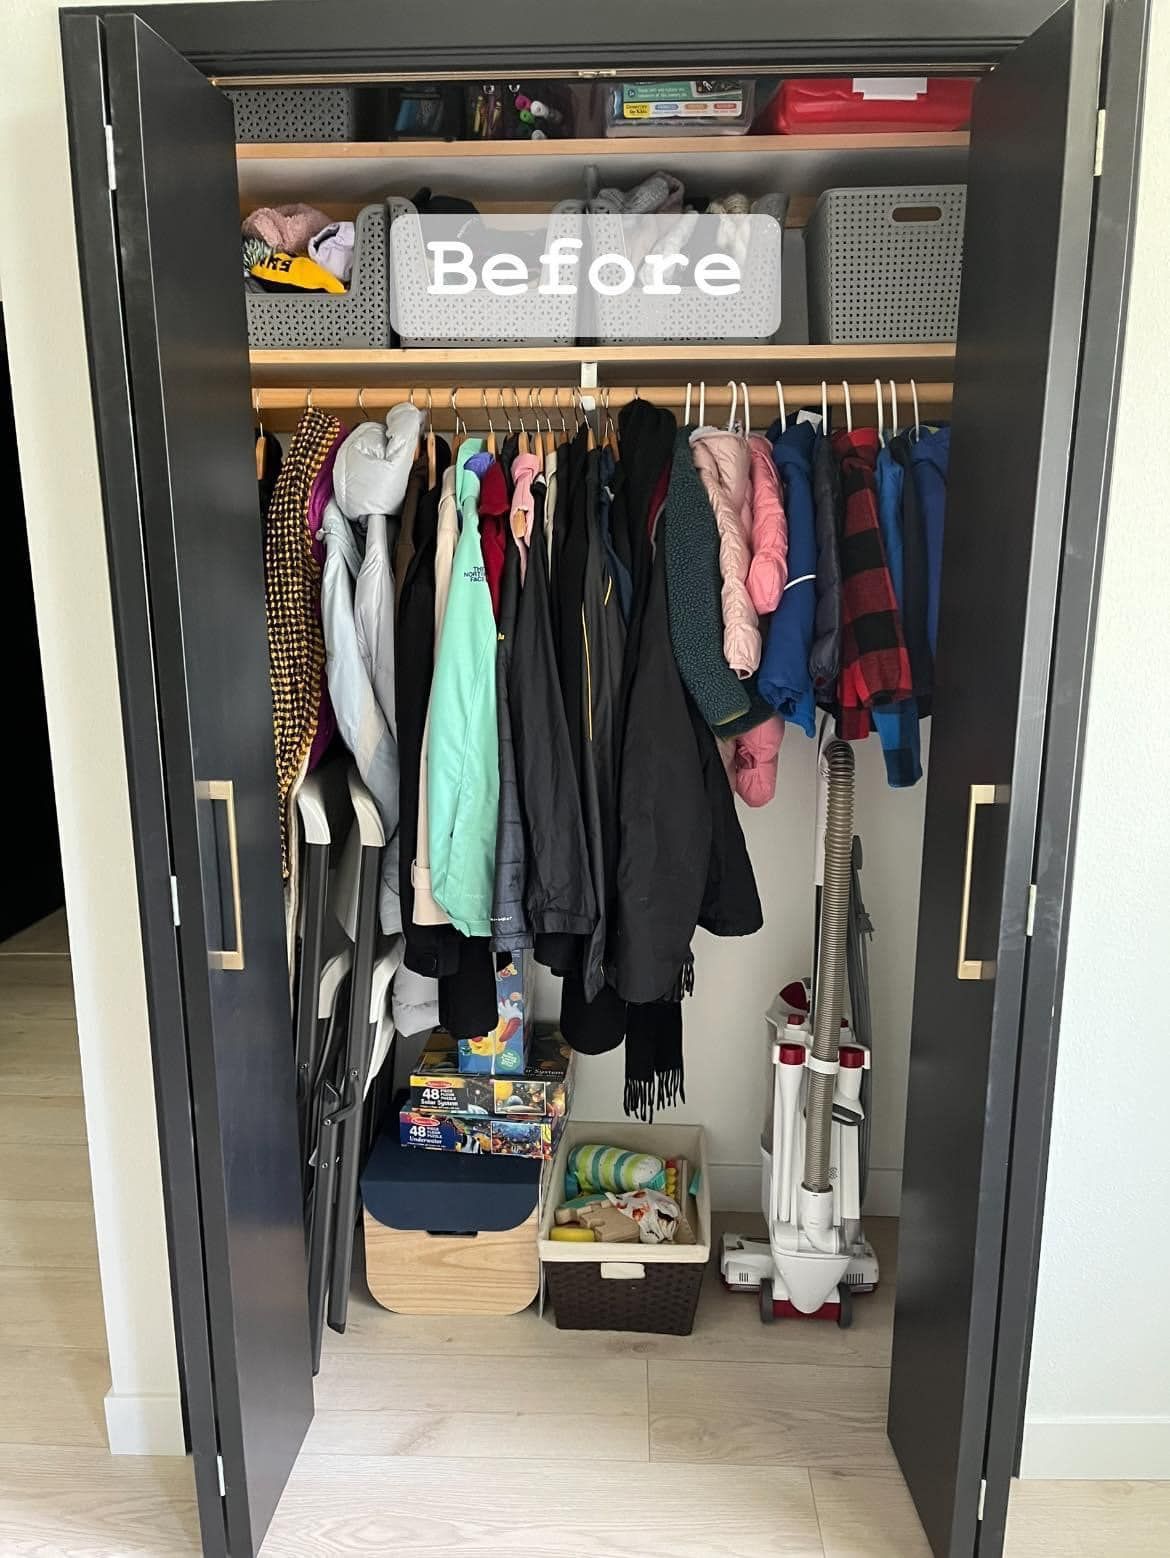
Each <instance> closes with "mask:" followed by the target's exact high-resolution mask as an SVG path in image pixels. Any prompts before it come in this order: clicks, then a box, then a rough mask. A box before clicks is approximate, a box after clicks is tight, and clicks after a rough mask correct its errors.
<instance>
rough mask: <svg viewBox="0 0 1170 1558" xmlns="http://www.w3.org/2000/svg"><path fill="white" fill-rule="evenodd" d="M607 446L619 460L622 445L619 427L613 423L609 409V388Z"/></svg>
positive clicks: (606, 426) (607, 394)
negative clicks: (620, 443) (619, 439)
mask: <svg viewBox="0 0 1170 1558" xmlns="http://www.w3.org/2000/svg"><path fill="white" fill-rule="evenodd" d="M604 405H605V446H606V448H607V449H608V450H609V452H610V454H612V455H613V457H614V459H615V460H617V459H619V458H620V457H621V446H620V445H619V444H618V436H617V428H616V427H615V426H614V425H613V417H612V416H611V415H610V410H609V390H608V388H607V389H606V391H605V398H604Z"/></svg>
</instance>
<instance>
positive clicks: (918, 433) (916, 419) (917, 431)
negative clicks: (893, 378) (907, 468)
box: [910, 379, 922, 443]
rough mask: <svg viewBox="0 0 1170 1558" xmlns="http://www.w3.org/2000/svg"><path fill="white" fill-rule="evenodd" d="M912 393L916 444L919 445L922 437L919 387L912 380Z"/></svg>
mask: <svg viewBox="0 0 1170 1558" xmlns="http://www.w3.org/2000/svg"><path fill="white" fill-rule="evenodd" d="M910 393H911V395H912V396H913V397H914V442H915V443H917V442H918V440H919V439H920V438H921V437H922V420H921V418H920V417H919V415H918V385H917V384H916V383H915V381H914V380H913V379H911V380H910Z"/></svg>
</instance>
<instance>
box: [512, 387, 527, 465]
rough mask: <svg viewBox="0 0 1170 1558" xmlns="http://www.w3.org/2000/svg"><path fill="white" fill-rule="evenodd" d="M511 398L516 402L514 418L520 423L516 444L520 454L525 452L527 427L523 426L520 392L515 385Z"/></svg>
mask: <svg viewBox="0 0 1170 1558" xmlns="http://www.w3.org/2000/svg"><path fill="white" fill-rule="evenodd" d="M512 399H513V400H514V401H515V402H516V420H517V422H519V424H520V443H519V445H518V452H519V453H520V454H527V453H528V429H527V428H526V427H525V426H524V413H523V411H522V410H521V407H520V392H519V391H518V390H517V389H516V388H515V386H513V388H512Z"/></svg>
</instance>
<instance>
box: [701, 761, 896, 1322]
mask: <svg viewBox="0 0 1170 1558" xmlns="http://www.w3.org/2000/svg"><path fill="white" fill-rule="evenodd" d="M820 778H821V786H820V788H821V799H822V801H823V806H821V807H818V813H819V815H820V816H823V840H824V852H823V870H822V871H819V872H818V876H819V877H820V882H819V886H818V898H819V934H818V937H817V951H818V960H817V970H816V978H815V984H814V988H815V997H814V999H813V1001H812V1013H811V1022H810V1016H809V1012H808V1010H807V1000H803V1004H804V1006H805V1009H804V1010H802V1009H801V1008H802V999H803V998H805V997H807V993H808V987H807V986H802V985H799V984H798V985H796V986H787V987H786V988H785V990H784V991H782V992H781V995H780V996H778V997H777V999H776V1001H775V1002H774V1003H773V1005H772V1008H771V1009H770V1011H769V1012H768V1026H769V1049H770V1054H771V1060H772V1080H773V1085H772V1099H771V1110H770V1120H769V1123H768V1124H767V1125H766V1127H765V1131H764V1137H763V1140H762V1142H761V1153H762V1157H763V1196H762V1207H763V1212H764V1217H765V1218H766V1220H767V1224H768V1239H767V1241H764V1240H760V1239H745V1238H743V1237H742V1236H740V1235H738V1234H725V1235H724V1238H723V1248H722V1252H721V1258H720V1269H721V1271H722V1274H723V1280H724V1282H725V1283H726V1284H727V1286H728V1287H729V1288H732V1289H734V1290H739V1291H745V1290H746V1291H758V1292H759V1295H760V1318H761V1319H762V1320H764V1321H765V1322H770V1321H772V1320H774V1319H776V1318H777V1317H779V1316H781V1315H806V1316H817V1317H821V1318H825V1319H835V1320H836V1321H837V1324H838V1325H840V1326H842V1327H847V1326H849V1325H850V1324H852V1319H853V1296H854V1294H855V1293H869V1292H872V1291H873V1289H874V1288H875V1287H876V1286H877V1284H878V1279H879V1270H878V1261H877V1257H876V1255H875V1254H874V1251H873V1247H872V1245H870V1243H869V1242H868V1240H867V1239H866V1238H865V1235H864V1233H863V1231H862V1226H861V1201H862V1197H863V1195H864V1193H865V1170H866V1165H867V1160H868V1134H869V1133H868V1129H867V1126H866V1106H867V1102H868V1095H869V1087H868V1072H869V1067H870V1045H869V998H868V997H869V992H868V978H867V971H866V967H865V938H866V936H867V935H868V934H869V932H870V929H871V927H870V925H869V921H868V918H867V917H866V915H865V910H864V907H863V905H862V904H861V898H860V892H859V882H858V868H859V865H860V848H859V846H858V844H857V841H856V840H855V839H854V837H853V751H852V748H851V747H850V746H849V745H848V744H847V743H846V742H844V741H838V740H836V739H832V740H829V741H828V742H827V743H825V744H824V745H823V746H822V752H821V761H820ZM820 832H821V829H820V827H818V834H819V833H820ZM819 853H820V852H819V851H818V855H819ZM847 971H848V974H849V984H850V990H851V998H852V999H851V1007H852V1015H853V1026H852V1027H851V1026H850V1024H849V1023H848V1021H846V1019H845V1017H844V1004H845V984H846V973H847Z"/></svg>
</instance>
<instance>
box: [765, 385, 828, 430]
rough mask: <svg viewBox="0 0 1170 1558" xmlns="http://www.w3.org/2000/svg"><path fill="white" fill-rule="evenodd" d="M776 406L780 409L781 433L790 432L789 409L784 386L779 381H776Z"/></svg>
mask: <svg viewBox="0 0 1170 1558" xmlns="http://www.w3.org/2000/svg"><path fill="white" fill-rule="evenodd" d="M824 393H825V386H824V384H822V385H821V394H822V396H823V395H824ZM776 404H777V405H778V406H779V407H780V431H781V432H782V433H786V432H787V431H788V408H787V407H786V406H785V404H784V386H783V384H781V382H780V380H779V379H777V380H776Z"/></svg>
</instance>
